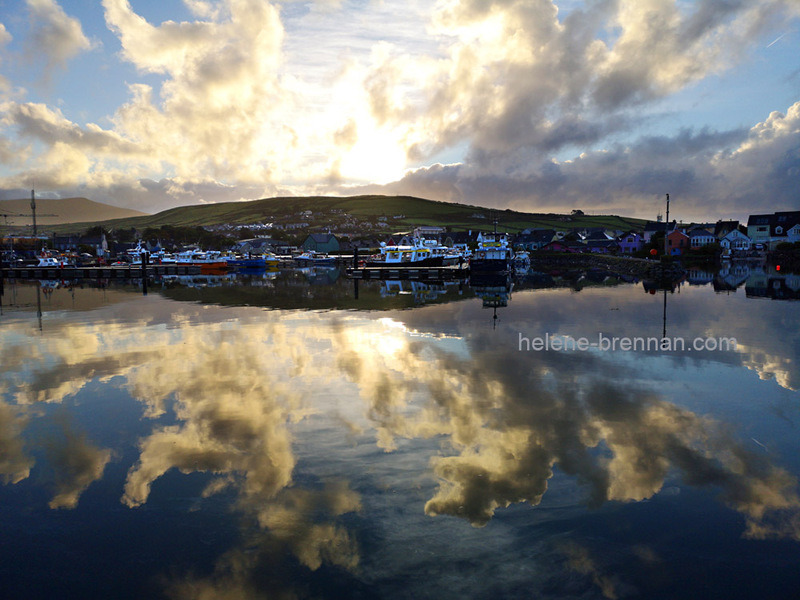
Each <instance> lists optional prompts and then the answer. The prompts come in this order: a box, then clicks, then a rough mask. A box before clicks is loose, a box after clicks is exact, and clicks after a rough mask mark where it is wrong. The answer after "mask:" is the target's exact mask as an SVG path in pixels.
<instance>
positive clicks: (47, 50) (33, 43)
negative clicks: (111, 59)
mask: <svg viewBox="0 0 800 600" xmlns="http://www.w3.org/2000/svg"><path fill="white" fill-rule="evenodd" d="M26 2H27V5H28V10H29V17H30V23H31V31H30V37H28V38H26V41H25V52H26V55H27V57H28V59H29V60H31V61H35V62H42V63H43V69H44V71H43V77H44V79H45V81H47V80H49V79H50V77H52V75H53V73H54V72H55V71H56V70H58V69H62V68H63V67H64V65H65V64H66V62H67V61H69V60H70V59H71V58H73V57H74V56H75V55H77V54H78V53H80V52H84V51H87V50H90V49H91V48H92V47H93V44H92V42H91V41H89V39H88V38H87V37H86V36H85V35H84V33H83V29H82V28H81V24H80V22H79V21H78V20H77V19H75V18H73V17H70V16H68V15H67V14H66V13H65V12H64V9H63V8H61V6H60V5H59V4H58V2H55V0H26Z"/></svg>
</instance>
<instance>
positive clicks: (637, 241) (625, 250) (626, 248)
mask: <svg viewBox="0 0 800 600" xmlns="http://www.w3.org/2000/svg"><path fill="white" fill-rule="evenodd" d="M617 243H618V244H619V251H620V252H621V253H622V254H633V253H634V252H638V251H639V250H641V249H642V248H644V236H643V235H642V234H640V233H639V232H638V231H629V232H627V233H624V234H622V235H621V236H619V237H618V238H617Z"/></svg>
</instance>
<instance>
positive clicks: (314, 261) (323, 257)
mask: <svg viewBox="0 0 800 600" xmlns="http://www.w3.org/2000/svg"><path fill="white" fill-rule="evenodd" d="M294 260H295V261H296V262H298V263H299V264H301V265H303V266H308V265H332V264H333V263H334V262H336V259H334V258H333V257H332V256H328V255H327V254H324V253H321V252H316V251H314V250H306V251H305V252H303V253H302V254H300V255H299V256H295V257H294Z"/></svg>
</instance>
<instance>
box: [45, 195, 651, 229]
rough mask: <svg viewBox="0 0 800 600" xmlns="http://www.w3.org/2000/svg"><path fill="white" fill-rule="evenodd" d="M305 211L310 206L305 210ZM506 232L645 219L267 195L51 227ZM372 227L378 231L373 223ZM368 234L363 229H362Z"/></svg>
mask: <svg viewBox="0 0 800 600" xmlns="http://www.w3.org/2000/svg"><path fill="white" fill-rule="evenodd" d="M306 211H311V214H308V213H307V212H306ZM495 218H496V219H497V221H498V227H499V228H500V229H502V230H504V231H510V232H519V231H522V230H523V229H526V228H537V227H539V228H548V227H553V228H564V227H606V228H609V229H641V228H642V227H643V225H644V223H645V221H643V220H641V219H633V218H628V217H620V216H614V215H606V216H598V215H579V216H571V215H558V214H542V213H527V212H520V211H513V210H499V209H489V208H485V207H481V206H470V205H465V204H455V203H450V202H438V201H434V200H425V199H423V198H415V197H412V196H377V195H370V196H350V197H331V196H310V197H282V198H265V199H261V200H252V201H248V202H225V203H219V204H203V205H193V206H182V207H179V208H172V209H169V210H165V211H162V212H160V213H157V214H154V215H144V216H136V217H128V218H122V219H113V220H103V221H93V222H85V223H78V224H75V223H72V224H64V225H58V226H50V227H48V229H51V230H53V231H55V232H56V233H59V234H64V233H79V232H81V231H83V230H86V229H88V228H89V227H91V226H94V225H102V226H103V227H104V228H107V229H115V228H130V227H135V228H136V229H144V228H147V227H160V226H162V225H172V226H204V227H210V226H218V225H225V224H230V225H249V224H256V223H308V229H313V228H315V227H328V226H334V227H339V226H342V225H344V224H346V223H348V219H349V222H352V220H353V219H356V220H359V221H362V222H364V221H367V222H370V223H375V224H376V225H377V223H378V222H379V221H382V222H385V223H386V226H385V228H384V229H383V230H384V231H387V232H389V231H401V230H404V229H412V228H413V227H415V226H417V225H439V226H445V227H450V228H451V229H452V230H466V229H484V230H486V229H489V228H491V227H492V226H493V225H492V222H493V219H495ZM376 230H378V229H377V228H376ZM365 233H366V232H365Z"/></svg>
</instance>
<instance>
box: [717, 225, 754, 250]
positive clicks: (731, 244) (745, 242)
mask: <svg viewBox="0 0 800 600" xmlns="http://www.w3.org/2000/svg"><path fill="white" fill-rule="evenodd" d="M752 245H753V242H752V240H750V238H749V237H747V236H746V235H745V234H743V233H742V232H741V231H739V230H738V229H734V230H732V231H729V232H728V233H727V235H725V237H723V238H722V239H721V240H720V241H719V246H720V248H722V249H723V250H731V251H733V252H746V251H748V250H750V247H751V246H752Z"/></svg>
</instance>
